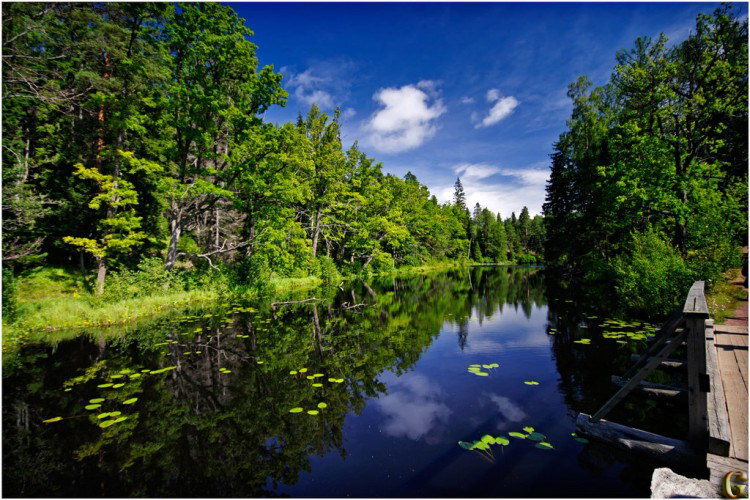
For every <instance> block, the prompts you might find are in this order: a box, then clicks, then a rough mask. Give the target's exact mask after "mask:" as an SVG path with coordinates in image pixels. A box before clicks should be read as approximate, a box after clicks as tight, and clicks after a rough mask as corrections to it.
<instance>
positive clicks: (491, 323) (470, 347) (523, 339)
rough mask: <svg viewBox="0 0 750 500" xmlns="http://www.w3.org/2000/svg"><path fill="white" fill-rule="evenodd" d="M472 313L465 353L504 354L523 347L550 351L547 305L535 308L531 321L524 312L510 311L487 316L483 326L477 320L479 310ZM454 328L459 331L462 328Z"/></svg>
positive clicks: (509, 309)
mask: <svg viewBox="0 0 750 500" xmlns="http://www.w3.org/2000/svg"><path fill="white" fill-rule="evenodd" d="M472 313H473V314H472V316H473V317H472V319H470V320H469V325H468V333H469V335H468V338H467V342H466V345H465V346H464V353H465V354H489V353H500V352H503V351H507V350H513V349H519V348H521V349H523V348H530V349H543V350H544V351H545V352H548V350H549V336H548V335H547V334H546V331H545V327H546V325H547V307H546V306H543V307H533V308H532V310H531V316H530V317H529V318H527V317H526V316H525V315H524V314H523V311H522V310H521V309H518V310H514V309H512V308H506V309H505V310H504V311H503V314H502V315H498V316H495V317H493V318H491V319H489V318H486V317H485V318H484V320H483V321H482V322H481V323H480V322H479V321H478V319H477V318H476V311H472ZM453 328H454V329H455V330H456V331H458V326H455V325H454V326H453Z"/></svg>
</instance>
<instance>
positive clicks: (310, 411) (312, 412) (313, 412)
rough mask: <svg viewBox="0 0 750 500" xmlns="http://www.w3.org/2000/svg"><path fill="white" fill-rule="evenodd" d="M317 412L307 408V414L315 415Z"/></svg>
mask: <svg viewBox="0 0 750 500" xmlns="http://www.w3.org/2000/svg"><path fill="white" fill-rule="evenodd" d="M318 413H320V412H319V411H318V410H307V414H308V415H317V414H318Z"/></svg>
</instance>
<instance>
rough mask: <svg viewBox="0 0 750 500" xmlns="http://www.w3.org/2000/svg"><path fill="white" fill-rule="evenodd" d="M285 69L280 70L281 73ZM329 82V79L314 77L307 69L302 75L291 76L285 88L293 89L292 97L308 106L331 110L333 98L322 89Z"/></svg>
mask: <svg viewBox="0 0 750 500" xmlns="http://www.w3.org/2000/svg"><path fill="white" fill-rule="evenodd" d="M285 69H286V68H282V69H281V71H282V72H283V71H284V70H285ZM329 81H330V79H329V78H327V77H323V76H316V75H315V74H313V70H312V68H307V69H306V70H305V71H303V72H302V73H298V74H296V75H295V74H292V76H291V77H290V78H289V81H287V83H286V84H287V87H289V88H290V89H294V97H296V98H297V99H298V100H299V101H301V102H304V103H305V104H307V105H308V106H312V105H313V104H315V105H317V106H318V107H319V108H321V109H331V108H333V96H332V95H331V93H330V92H328V91H326V90H324V89H323V88H321V87H323V86H324V85H326V84H327V83H328V82H329Z"/></svg>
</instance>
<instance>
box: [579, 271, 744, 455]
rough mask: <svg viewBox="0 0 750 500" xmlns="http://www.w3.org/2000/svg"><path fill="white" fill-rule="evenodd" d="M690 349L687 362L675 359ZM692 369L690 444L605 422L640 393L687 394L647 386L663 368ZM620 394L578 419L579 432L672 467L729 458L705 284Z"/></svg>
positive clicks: (699, 285) (662, 333)
mask: <svg viewBox="0 0 750 500" xmlns="http://www.w3.org/2000/svg"><path fill="white" fill-rule="evenodd" d="M683 345H685V346H686V351H687V360H686V363H684V362H682V361H681V360H674V359H669V361H667V360H668V358H669V356H670V355H671V354H672V353H674V352H675V351H676V350H677V349H678V348H679V347H681V346H683ZM675 363H682V366H684V365H685V364H687V382H688V386H687V394H688V401H687V408H686V410H687V412H688V435H687V436H686V438H687V439H686V440H680V439H674V438H668V437H665V436H661V435H658V434H654V433H650V432H646V431H643V430H640V429H635V428H632V427H627V426H624V425H620V424H616V423H614V422H608V421H606V420H604V417H605V416H606V415H607V414H608V413H609V412H610V411H611V410H612V409H613V408H614V407H615V406H617V404H618V403H619V402H620V401H622V400H623V399H624V398H625V397H626V396H627V395H628V394H630V393H631V392H632V391H633V390H635V389H641V390H644V389H645V390H644V392H645V393H647V394H649V393H650V394H652V395H659V396H674V395H680V394H684V392H685V390H684V389H683V388H680V387H672V386H658V387H659V388H658V389H654V384H648V383H645V382H643V381H644V379H645V378H646V377H647V376H648V375H649V374H650V373H651V372H653V371H654V370H655V369H657V368H659V367H660V366H662V365H663V364H666V365H667V366H669V364H672V365H674V364H675ZM613 379H617V382H618V385H621V387H620V389H619V390H618V391H617V392H615V394H614V395H613V396H612V397H611V398H610V399H609V400H608V401H607V402H606V403H604V405H602V407H601V408H600V409H599V410H598V411H597V412H596V413H594V415H593V416H589V415H586V414H584V413H581V414H579V415H578V418H577V420H576V427H577V429H578V431H579V432H581V433H583V434H586V435H589V436H590V437H593V438H595V439H599V440H602V441H606V442H609V443H611V444H614V445H616V446H619V447H621V448H625V449H628V450H632V451H636V452H643V453H646V454H648V455H650V456H652V457H655V458H658V459H661V460H663V461H666V462H669V463H677V464H681V465H685V466H698V467H701V466H705V463H706V462H705V460H706V453H712V454H714V455H719V456H728V455H729V447H730V440H731V438H730V431H729V417H728V415H727V407H726V403H725V400H724V389H723V386H722V381H721V374H720V372H719V366H718V362H717V355H716V348H715V346H714V335H713V320H711V319H710V317H709V312H708V304H707V303H706V297H705V295H704V282H702V281H696V282H695V283H693V286H692V287H691V288H690V292H689V293H688V296H687V298H686V299H685V305H684V307H683V308H682V310H681V311H676V312H675V313H674V314H673V315H672V316H670V318H669V319H668V320H667V321H666V322H665V323H664V325H663V326H662V327H661V329H660V330H659V335H658V336H657V337H656V338H655V339H654V341H653V343H652V344H651V345H650V346H649V347H648V349H647V350H646V351H645V352H644V353H643V354H642V355H641V356H640V358H639V359H638V360H637V361H636V363H635V364H634V365H633V366H632V367H631V368H630V369H629V370H628V371H627V373H625V374H624V375H623V376H622V377H613Z"/></svg>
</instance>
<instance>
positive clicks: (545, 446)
mask: <svg viewBox="0 0 750 500" xmlns="http://www.w3.org/2000/svg"><path fill="white" fill-rule="evenodd" d="M508 436H509V437H512V438H514V439H518V440H529V441H531V442H534V443H535V445H534V446H535V447H536V448H539V449H541V450H552V449H554V447H553V446H552V445H551V444H550V443H549V442H547V441H546V439H547V436H545V435H544V434H542V433H540V432H536V430H535V429H534V428H533V427H524V428H523V432H516V431H513V432H509V433H508ZM509 444H510V439H509V438H507V437H505V436H497V437H493V436H490V435H489V434H485V435H484V436H482V437H481V438H480V439H479V440H478V441H471V442H466V441H459V442H458V445H459V446H460V447H461V448H463V449H465V450H469V451H474V452H476V453H477V454H479V456H481V457H482V458H483V459H485V460H487V461H488V462H491V463H494V462H495V454H494V453H493V451H492V446H494V445H498V446H508V445H509ZM501 450H502V448H501Z"/></svg>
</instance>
